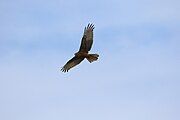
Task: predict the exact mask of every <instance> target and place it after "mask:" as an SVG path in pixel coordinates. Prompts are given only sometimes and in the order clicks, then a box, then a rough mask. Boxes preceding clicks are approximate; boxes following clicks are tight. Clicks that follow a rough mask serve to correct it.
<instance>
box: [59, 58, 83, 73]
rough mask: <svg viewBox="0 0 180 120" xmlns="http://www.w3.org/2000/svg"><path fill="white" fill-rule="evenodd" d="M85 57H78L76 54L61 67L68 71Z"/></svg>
mask: <svg viewBox="0 0 180 120" xmlns="http://www.w3.org/2000/svg"><path fill="white" fill-rule="evenodd" d="M83 60H84V58H83V57H77V56H74V57H73V58H72V59H70V60H69V61H68V62H67V63H66V64H65V65H64V66H63V67H62V69H61V71H62V72H68V70H69V69H71V68H72V67H74V66H76V65H78V64H79V63H80V62H81V61H83Z"/></svg>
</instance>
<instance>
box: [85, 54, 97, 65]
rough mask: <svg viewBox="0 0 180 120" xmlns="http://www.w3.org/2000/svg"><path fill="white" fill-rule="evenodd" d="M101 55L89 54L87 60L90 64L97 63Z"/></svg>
mask: <svg viewBox="0 0 180 120" xmlns="http://www.w3.org/2000/svg"><path fill="white" fill-rule="evenodd" d="M98 57H99V55H98V54H89V55H88V57H87V58H86V59H87V60H88V61H89V62H90V63H92V62H94V61H96V60H97V59H98Z"/></svg>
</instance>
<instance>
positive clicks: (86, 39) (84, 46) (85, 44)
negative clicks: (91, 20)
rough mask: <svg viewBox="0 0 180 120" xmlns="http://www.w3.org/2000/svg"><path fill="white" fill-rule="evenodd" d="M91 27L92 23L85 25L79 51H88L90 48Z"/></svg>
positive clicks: (92, 26) (91, 41)
mask: <svg viewBox="0 0 180 120" xmlns="http://www.w3.org/2000/svg"><path fill="white" fill-rule="evenodd" d="M93 29H94V25H93V24H88V26H87V27H85V29H84V34H83V37H82V40H81V46H80V49H79V51H83V52H88V51H90V50H91V47H92V44H93Z"/></svg>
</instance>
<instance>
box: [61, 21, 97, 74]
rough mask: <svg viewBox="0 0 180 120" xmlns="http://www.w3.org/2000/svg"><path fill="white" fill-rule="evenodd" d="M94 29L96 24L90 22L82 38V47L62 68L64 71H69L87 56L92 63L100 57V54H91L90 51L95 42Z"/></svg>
mask: <svg viewBox="0 0 180 120" xmlns="http://www.w3.org/2000/svg"><path fill="white" fill-rule="evenodd" d="M93 30H94V25H93V24H88V26H87V27H85V29H84V34H83V37H82V40H81V45H80V49H79V51H78V52H77V53H75V54H74V57H73V58H72V59H70V60H69V61H68V62H67V63H66V64H65V65H64V66H63V67H62V69H61V71H62V72H68V70H69V69H71V68H72V67H74V66H76V65H78V64H79V63H80V62H82V61H83V60H84V59H85V58H86V59H87V60H88V61H89V62H90V63H92V62H93V61H96V60H97V59H98V57H99V55H98V54H89V53H88V52H89V51H90V50H91V47H92V44H93Z"/></svg>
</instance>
